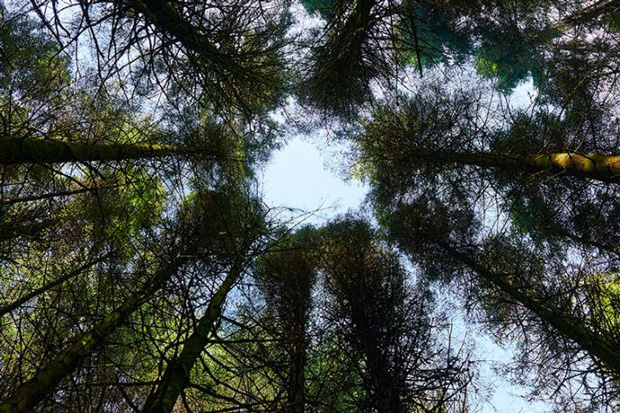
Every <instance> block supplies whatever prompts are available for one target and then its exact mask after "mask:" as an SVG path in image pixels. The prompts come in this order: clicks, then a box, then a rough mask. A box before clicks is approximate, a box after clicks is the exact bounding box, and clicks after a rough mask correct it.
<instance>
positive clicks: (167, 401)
mask: <svg viewBox="0 0 620 413" xmlns="http://www.w3.org/2000/svg"><path fill="white" fill-rule="evenodd" d="M242 270H243V264H242V263H241V260H239V261H238V262H236V263H235V264H233V266H232V268H231V269H230V271H229V272H228V275H227V276H226V278H225V279H224V282H222V285H220V287H219V289H218V290H217V292H216V293H215V295H214V296H213V297H212V298H211V301H210V302H209V306H208V307H207V310H206V311H205V314H204V315H203V316H202V318H201V319H200V321H199V322H198V325H197V326H196V329H195V330H194V332H193V333H192V335H191V336H189V337H188V338H187V340H185V342H184V343H183V350H182V351H181V354H180V355H179V356H178V357H177V358H175V359H174V360H171V361H170V363H168V365H167V366H166V371H165V372H164V375H163V377H162V379H161V382H160V384H159V385H158V386H157V389H156V390H155V392H153V393H151V395H150V396H149V398H148V399H147V400H146V403H145V404H144V407H143V408H142V411H143V412H148V413H156V412H157V413H163V412H170V411H172V409H173V408H174V405H175V404H176V402H177V399H178V398H179V396H180V395H181V393H182V392H183V390H184V389H185V387H186V386H187V385H188V383H189V380H190V373H191V371H192V368H193V367H194V365H195V364H196V361H197V359H198V357H199V356H200V354H201V353H202V352H203V350H204V348H205V346H206V345H207V344H208V342H209V335H210V334H211V331H212V330H213V327H214V325H215V323H216V321H217V320H218V319H219V317H220V315H221V312H222V306H223V304H224V301H225V300H226V297H227V295H228V293H229V292H230V290H231V289H232V287H233V285H234V284H235V282H236V280H237V279H238V278H239V276H240V275H241V272H242Z"/></svg>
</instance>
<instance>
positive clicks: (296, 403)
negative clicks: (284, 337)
mask: <svg viewBox="0 0 620 413" xmlns="http://www.w3.org/2000/svg"><path fill="white" fill-rule="evenodd" d="M300 303H301V301H300ZM295 310H296V311H295V312H296V314H295V326H294V329H293V330H294V331H292V334H291V338H292V343H291V346H292V348H291V350H292V351H291V365H290V370H289V377H288V389H287V394H288V400H287V402H288V403H287V404H288V409H287V411H289V412H291V413H304V412H305V408H306V392H305V374H304V370H305V367H306V337H305V335H306V323H305V319H306V312H305V308H303V309H299V308H296V309H295Z"/></svg>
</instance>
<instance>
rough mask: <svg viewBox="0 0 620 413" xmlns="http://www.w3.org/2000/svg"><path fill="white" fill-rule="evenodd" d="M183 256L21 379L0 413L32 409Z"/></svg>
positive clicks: (161, 283)
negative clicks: (56, 354)
mask: <svg viewBox="0 0 620 413" xmlns="http://www.w3.org/2000/svg"><path fill="white" fill-rule="evenodd" d="M188 258H189V256H186V255H182V256H180V257H179V258H177V259H175V260H173V261H172V262H171V263H169V264H167V265H165V266H163V267H162V268H160V269H159V271H158V273H157V274H156V276H155V277H154V278H153V279H152V280H151V282H150V283H149V284H148V285H147V286H145V287H144V288H143V289H142V290H141V291H140V292H139V293H138V294H136V295H135V296H134V297H132V298H130V299H128V300H127V301H126V302H125V304H123V305H122V306H120V307H119V308H118V309H116V310H114V311H112V313H110V314H109V315H108V316H107V317H105V318H104V319H103V320H102V321H101V322H99V323H98V324H96V325H95V326H94V327H93V328H92V329H91V330H90V331H88V332H87V333H84V334H82V335H80V336H78V337H76V338H75V340H74V341H75V343H74V344H73V345H71V346H69V347H68V348H66V349H64V350H63V351H62V352H61V353H60V354H58V356H56V357H55V358H54V359H52V360H51V361H49V362H48V363H47V364H46V365H44V366H43V367H42V368H40V369H39V370H38V371H37V373H36V374H35V375H34V377H33V378H31V379H30V380H28V381H26V382H24V383H23V384H22V385H21V386H19V387H18V388H17V390H16V391H15V393H13V395H12V396H11V397H10V398H8V399H6V400H5V401H4V402H3V403H2V404H0V413H15V412H26V411H29V410H32V409H33V408H34V407H35V406H36V405H37V404H38V403H39V402H40V401H42V400H43V399H44V398H45V397H46V396H47V395H48V394H49V393H51V392H52V391H53V390H54V389H55V388H56V387H57V386H58V384H59V383H60V382H61V381H62V380H63V379H64V378H66V377H67V376H68V375H69V374H71V372H72V371H73V370H74V369H75V368H76V367H77V366H78V365H79V363H80V361H82V359H83V358H84V357H86V356H88V355H89V354H91V353H92V352H93V351H94V350H96V349H97V348H98V347H100V346H101V345H102V344H103V343H104V342H105V340H106V339H107V338H108V337H109V335H110V334H111V333H113V332H114V330H116V329H117V328H118V327H119V326H120V325H121V324H123V322H125V320H126V319H127V318H128V317H129V316H130V315H131V314H132V313H133V312H135V311H136V310H137V309H139V308H140V306H141V305H142V304H143V303H144V302H145V301H146V300H147V299H149V298H150V297H151V296H152V295H153V294H155V293H156V292H157V291H158V290H159V289H161V288H162V287H163V286H164V284H165V283H166V281H167V280H168V279H169V278H170V277H171V276H172V275H173V274H174V273H175V271H176V270H177V269H178V268H179V267H180V266H181V265H182V264H183V263H184V262H185V261H187V260H188Z"/></svg>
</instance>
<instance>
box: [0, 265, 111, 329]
mask: <svg viewBox="0 0 620 413" xmlns="http://www.w3.org/2000/svg"><path fill="white" fill-rule="evenodd" d="M109 256H110V254H107V255H104V256H102V257H99V258H96V259H94V260H92V261H90V262H88V263H86V264H84V265H82V266H81V267H79V268H76V269H75V270H73V271H70V272H68V273H66V274H65V275H62V276H60V277H58V278H57V279H55V280H54V281H51V282H48V283H47V284H45V285H44V286H42V287H39V288H37V289H35V290H34V291H32V292H30V293H28V294H26V295H24V296H23V297H21V298H18V299H17V300H15V301H13V302H12V303H11V304H8V305H5V306H4V307H0V317H2V316H3V315H5V314H6V313H8V312H11V311H13V310H15V309H16V308H18V307H19V306H21V305H22V304H24V303H25V302H27V301H28V300H31V299H33V298H34V297H36V296H38V295H41V294H43V293H45V292H47V291H49V290H51V289H52V288H54V287H56V286H57V285H60V284H62V283H63V282H65V281H67V280H70V279H71V278H73V277H75V276H77V275H79V274H81V273H82V272H84V271H85V270H86V269H88V268H90V267H92V266H93V265H96V264H98V263H100V262H102V261H104V260H105V259H106V258H108V257H109Z"/></svg>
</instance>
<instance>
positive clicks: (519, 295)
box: [437, 242, 620, 377]
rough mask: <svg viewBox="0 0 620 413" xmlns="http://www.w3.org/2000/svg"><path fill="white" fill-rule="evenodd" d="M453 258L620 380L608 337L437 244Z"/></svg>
mask: <svg viewBox="0 0 620 413" xmlns="http://www.w3.org/2000/svg"><path fill="white" fill-rule="evenodd" d="M437 244H438V245H439V246H440V247H441V248H443V249H444V250H445V251H446V252H447V253H448V254H449V255H450V256H451V257H452V258H454V259H456V260H457V261H460V262H462V263H463V264H465V265H467V266H468V267H469V268H471V269H472V270H474V271H476V272H477V273H478V274H479V275H480V276H481V277H482V278H483V279H484V280H486V281H487V282H489V283H491V284H493V285H494V286H496V287H497V288H499V289H500V290H501V291H502V292H503V293H505V294H506V295H508V296H509V297H510V298H512V299H513V300H515V301H517V302H519V303H521V304H522V305H523V306H524V307H525V308H527V309H528V310H530V311H531V312H533V313H534V314H536V315H537V316H538V317H540V319H541V320H543V321H545V322H547V323H549V325H551V326H552V327H554V328H555V329H556V330H557V331H558V332H559V333H560V334H562V335H563V336H564V337H565V338H567V339H569V340H571V341H573V342H575V343H576V344H578V345H579V346H580V347H581V348H582V349H583V350H584V351H586V352H588V353H589V354H590V355H592V356H593V357H594V358H596V359H598V360H599V361H601V362H602V364H603V365H605V366H606V367H607V368H609V369H610V370H611V371H612V372H613V374H614V375H615V376H617V377H620V350H618V349H617V348H614V346H613V345H611V344H610V343H608V342H607V341H606V339H605V337H603V336H601V335H600V334H596V333H594V332H593V331H591V330H589V329H588V328H587V327H585V326H584V325H583V323H582V321H581V320H578V319H575V318H572V317H570V316H568V315H566V314H564V313H562V312H561V311H559V310H558V309H557V308H553V306H552V305H551V304H550V303H549V302H548V301H543V299H541V298H540V297H533V296H531V295H529V294H528V293H526V292H523V291H521V290H520V289H519V288H518V287H516V286H515V285H513V284H512V283H511V282H510V281H509V280H508V279H507V278H506V277H505V276H503V275H501V274H496V273H494V272H492V271H490V270H488V269H487V268H485V267H484V266H483V265H481V264H480V263H478V262H477V261H476V260H474V259H473V258H471V257H469V256H468V255H466V254H463V253H462V252H459V251H457V250H456V249H454V248H453V247H451V246H450V245H448V244H446V243H445V242H437Z"/></svg>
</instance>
